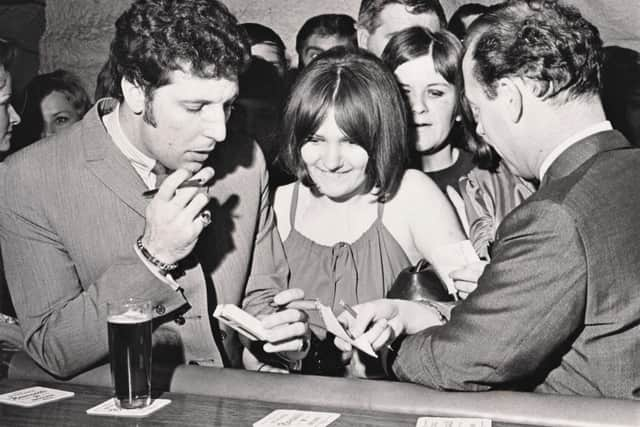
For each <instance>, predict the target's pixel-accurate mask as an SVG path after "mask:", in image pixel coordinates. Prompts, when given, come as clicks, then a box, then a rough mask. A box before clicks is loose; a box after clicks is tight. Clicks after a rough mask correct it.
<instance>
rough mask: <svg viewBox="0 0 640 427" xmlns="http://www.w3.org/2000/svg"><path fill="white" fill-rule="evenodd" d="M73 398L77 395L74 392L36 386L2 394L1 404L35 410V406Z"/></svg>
mask: <svg viewBox="0 0 640 427" xmlns="http://www.w3.org/2000/svg"><path fill="white" fill-rule="evenodd" d="M73 396H75V393H73V392H72V391H64V390H57V389H55V388H49V387H40V386H36V387H28V388H24V389H22V390H16V391H12V392H10V393H5V394H0V403H6V404H7V405H14V406H21V407H23V408H33V407H34V406H39V405H44V404H45V403H49V402H57V401H58V400H62V399H68V398H69V397H73Z"/></svg>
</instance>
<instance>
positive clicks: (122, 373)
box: [107, 300, 151, 409]
mask: <svg viewBox="0 0 640 427" xmlns="http://www.w3.org/2000/svg"><path fill="white" fill-rule="evenodd" d="M108 310H109V314H108V318H107V322H108V329H109V354H110V359H111V378H112V379H113V387H114V389H115V398H116V404H117V405H118V406H119V407H120V408H122V409H133V408H143V407H145V406H148V405H149V404H150V403H151V303H150V302H148V301H136V300H129V301H126V302H124V303H116V304H109V306H108Z"/></svg>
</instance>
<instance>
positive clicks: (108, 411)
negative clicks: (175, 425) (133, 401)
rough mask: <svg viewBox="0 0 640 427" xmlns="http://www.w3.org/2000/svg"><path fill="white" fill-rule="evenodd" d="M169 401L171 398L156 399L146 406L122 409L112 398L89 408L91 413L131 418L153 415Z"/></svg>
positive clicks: (88, 410)
mask: <svg viewBox="0 0 640 427" xmlns="http://www.w3.org/2000/svg"><path fill="white" fill-rule="evenodd" d="M169 403H171V400H170V399H154V400H152V401H151V405H149V406H147V407H146V408H138V409H120V408H118V407H117V406H116V401H115V399H113V398H111V399H109V400H107V401H104V402H102V403H101V404H99V405H96V406H94V407H93V408H90V409H87V414H89V415H102V416H108V417H129V418H143V417H146V416H147V415H151V414H153V413H154V412H156V411H157V410H158V409H161V408H164V407H165V406H167V405H168V404H169Z"/></svg>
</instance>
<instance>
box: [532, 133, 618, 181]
mask: <svg viewBox="0 0 640 427" xmlns="http://www.w3.org/2000/svg"><path fill="white" fill-rule="evenodd" d="M611 129H613V127H612V126H611V122H609V121H608V120H605V121H602V122H599V123H596V124H594V125H591V126H589V127H588V128H586V129H583V130H581V131H580V132H578V133H575V134H573V135H571V136H570V137H569V138H567V139H565V140H564V142H563V143H562V144H560V145H558V146H557V147H556V148H554V149H553V150H552V151H551V152H550V153H549V154H547V157H545V159H544V160H543V161H542V164H541V165H540V175H539V176H540V182H542V179H543V178H544V175H545V174H546V173H547V171H548V170H549V168H550V167H551V164H552V163H553V162H554V161H555V160H556V159H557V158H558V157H560V155H561V154H562V153H564V152H565V151H566V150H567V149H568V148H569V147H571V146H572V145H573V144H575V143H577V142H580V141H582V140H583V139H585V138H586V137H588V136H591V135H595V134H596V133H600V132H604V131H607V130H611Z"/></svg>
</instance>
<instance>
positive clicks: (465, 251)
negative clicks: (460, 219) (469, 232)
mask: <svg viewBox="0 0 640 427" xmlns="http://www.w3.org/2000/svg"><path fill="white" fill-rule="evenodd" d="M431 261H432V264H433V267H434V268H435V270H436V272H437V273H438V276H440V278H441V279H442V281H443V282H444V283H445V285H447V290H448V291H449V293H450V294H452V295H453V294H455V293H456V288H455V286H454V285H453V280H452V279H451V277H449V273H451V272H452V271H454V270H457V269H459V268H462V267H464V266H465V265H467V264H471V263H472V262H476V261H480V258H478V254H477V253H476V251H475V249H473V245H472V244H471V242H470V241H469V240H463V241H462V242H458V243H452V244H450V245H445V246H441V247H439V248H437V249H436V250H435V251H434V252H433V254H432V260H431Z"/></svg>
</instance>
